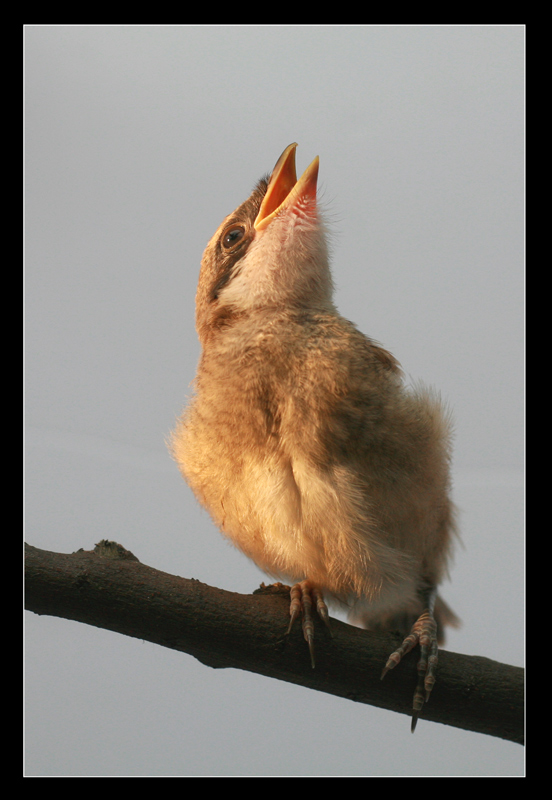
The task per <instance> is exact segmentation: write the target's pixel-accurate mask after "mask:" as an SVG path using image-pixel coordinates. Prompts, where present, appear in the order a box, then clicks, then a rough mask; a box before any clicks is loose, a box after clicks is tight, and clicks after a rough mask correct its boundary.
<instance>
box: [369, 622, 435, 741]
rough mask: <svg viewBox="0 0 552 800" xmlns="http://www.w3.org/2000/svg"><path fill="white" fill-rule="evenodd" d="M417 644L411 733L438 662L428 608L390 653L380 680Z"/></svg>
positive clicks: (433, 683) (431, 684) (429, 689)
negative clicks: (417, 657)
mask: <svg viewBox="0 0 552 800" xmlns="http://www.w3.org/2000/svg"><path fill="white" fill-rule="evenodd" d="M417 644H419V645H420V659H419V661H418V683H417V686H416V691H415V692H414V698H413V701H412V725H411V728H410V729H411V731H412V733H414V731H415V729H416V723H417V722H418V718H419V716H420V713H421V711H422V708H423V706H424V703H427V701H428V700H429V696H430V694H431V690H432V689H433V686H434V685H435V670H436V668H437V661H438V646H437V624H436V622H435V619H434V618H433V614H432V613H431V611H430V609H429V608H426V609H425V611H424V612H423V613H422V614H421V615H420V616H419V617H418V619H417V620H416V622H415V623H414V625H413V626H412V630H411V631H410V633H409V634H408V636H407V637H406V638H405V639H404V641H403V643H402V644H401V646H400V647H398V648H397V649H396V650H395V651H394V652H393V653H391V655H390V656H389V658H388V659H387V663H386V665H385V667H384V668H383V671H382V673H381V680H383V679H384V677H385V676H386V675H387V673H388V672H389V670H391V669H394V668H395V667H396V666H397V664H399V663H400V661H401V659H402V657H403V656H404V655H406V653H409V652H410V651H411V650H412V649H413V648H414V647H415V646H416V645H417Z"/></svg>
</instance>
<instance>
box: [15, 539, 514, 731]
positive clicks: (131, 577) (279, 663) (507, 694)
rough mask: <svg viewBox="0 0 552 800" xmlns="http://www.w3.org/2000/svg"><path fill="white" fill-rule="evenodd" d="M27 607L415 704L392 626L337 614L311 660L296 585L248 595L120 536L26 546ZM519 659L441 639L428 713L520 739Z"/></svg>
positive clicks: (396, 704) (384, 701)
mask: <svg viewBox="0 0 552 800" xmlns="http://www.w3.org/2000/svg"><path fill="white" fill-rule="evenodd" d="M26 608H27V609H29V610H30V611H34V612H35V613H36V614H49V615H52V616H57V617H64V618H66V619H72V620H76V621H78V622H85V623H87V624H88V625H95V626H96V627H99V628H107V629H108V630H112V631H117V632H118V633H122V634H125V635H126V636H134V637H136V638H138V639H145V640H147V641H150V642H155V643H156V644H159V645H163V646H164V647H170V648H172V649H173V650H181V651H182V652H185V653H189V654H191V655H193V656H195V657H196V658H197V659H199V661H201V662H203V663H204V664H207V665H208V666H210V667H216V668H220V667H234V668H237V669H244V670H249V671H250V672H258V673H260V674H262V675H267V676H269V677H271V678H277V679H278V680H284V681H289V682H290V683H296V684H300V685H301V686H306V687H308V688H311V689H317V690H318V691H321V692H328V693H330V694H335V695H338V696H339V697H346V698H348V699H349V700H354V701H356V702H358V703H368V704H369V705H374V706H379V707H380V708H387V709H390V710H392V711H397V712H399V713H403V714H410V711H411V702H412V695H413V689H414V686H415V684H416V677H417V674H416V660H417V659H416V657H415V655H414V654H411V655H410V656H408V657H407V658H406V659H405V660H404V662H402V663H401V665H400V666H399V667H398V668H397V669H396V670H394V671H393V672H390V673H389V674H388V675H387V677H386V678H385V680H384V681H383V682H382V681H380V679H379V676H380V674H381V669H382V665H383V664H385V662H386V660H387V656H388V655H389V653H390V652H391V651H392V650H393V649H394V647H395V646H396V640H395V639H393V638H392V637H389V636H383V635H378V634H375V633H369V632H367V631H364V630H360V629H359V628H354V627H352V626H350V625H347V624H345V623H343V622H340V621H339V620H336V619H332V631H333V636H334V638H333V639H332V638H330V636H329V635H328V632H327V630H326V629H325V627H324V625H322V624H320V625H318V626H317V630H316V637H317V638H316V669H314V670H313V669H312V668H311V666H310V662H309V655H308V648H307V646H306V644H305V642H304V640H303V638H302V633H301V628H300V625H297V626H296V629H295V630H294V631H293V632H292V633H291V635H290V636H289V637H286V636H285V631H286V626H287V618H288V614H289V594H288V592H287V591H286V590H285V589H283V588H282V587H280V588H277V587H276V588H275V587H265V588H264V589H262V590H261V591H257V592H256V593H255V594H253V595H241V594H235V593H233V592H226V591H223V590H222V589H215V588H212V587H211V586H206V585H205V584H203V583H200V582H199V581H197V580H194V579H192V580H187V579H184V578H179V577H177V576H175V575H169V574H167V573H165V572H159V571H158V570H155V569H152V568H151V567H147V566H145V565H144V564H141V563H140V562H139V561H138V560H137V559H136V558H135V557H134V556H133V555H132V553H129V552H128V551H126V550H124V548H122V547H121V546H120V545H117V544H115V543H113V542H101V543H100V544H99V545H97V546H96V549H95V550H94V551H84V550H79V551H78V552H77V553H73V554H71V555H66V554H63V553H51V552H48V551H45V550H39V549H37V548H35V547H31V546H29V545H27V546H26ZM523 690H524V679H523V670H522V669H521V668H519V667H512V666H508V665H506V664H499V663H498V662H496V661H491V660H490V659H488V658H481V657H478V656H465V655H459V654H458V653H449V652H446V651H443V650H441V651H440V655H439V672H438V679H437V683H436V685H435V689H434V691H433V693H432V695H431V701H430V702H429V703H428V704H427V705H426V706H425V708H424V711H423V716H422V721H423V720H424V719H425V720H432V721H434V722H441V723H444V724H446V725H454V726H456V727H458V728H464V729H466V730H471V731H477V732H478V733H485V734H489V735H491V736H498V737H500V738H503V739H509V740H511V741H513V742H519V743H523V722H524V714H523V694H524V691H523Z"/></svg>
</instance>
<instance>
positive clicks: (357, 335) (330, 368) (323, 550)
mask: <svg viewBox="0 0 552 800" xmlns="http://www.w3.org/2000/svg"><path fill="white" fill-rule="evenodd" d="M296 147H297V145H296V144H291V145H290V146H289V147H287V148H286V149H285V150H284V152H283V153H282V155H281V157H280V158H279V160H278V162H277V163H276V166H275V167H274V170H273V172H272V175H271V176H270V179H267V178H263V179H262V180H260V181H259V183H258V184H257V185H256V187H255V189H254V190H253V192H252V193H251V195H250V197H249V198H248V199H247V200H246V201H245V202H244V203H243V204H242V205H240V206H239V207H238V208H237V209H236V210H235V211H234V212H233V213H232V214H230V215H229V216H228V217H226V219H225V220H224V221H223V222H222V224H221V225H220V227H219V228H218V230H217V231H216V233H215V235H214V236H213V238H212V239H211V241H210V242H209V244H208V245H207V248H206V250H205V253H204V255H203V260H202V264H201V271H200V276H199V285H198V289H197V295H196V326H197V331H198V335H199V339H200V342H201V346H202V353H201V358H200V362H199V366H198V371H197V376H196V380H195V396H194V397H193V399H192V401H191V403H190V405H189V406H188V408H187V409H186V410H185V412H184V414H183V416H182V418H181V419H180V421H179V423H178V425H177V428H176V430H175V431H174V433H173V437H172V445H171V446H172V452H173V455H174V457H175V459H176V461H177V462H178V464H179V466H180V469H181V471H182V473H183V475H184V477H185V479H186V480H187V482H188V483H189V485H190V486H191V488H192V490H193V491H194V493H195V495H196V496H197V498H198V499H199V501H200V502H201V503H202V504H203V505H204V506H205V508H206V509H207V510H208V511H209V513H210V514H211V517H212V518H213V520H214V521H215V523H216V524H217V525H218V526H219V527H220V529H221V530H222V531H223V532H224V533H225V534H226V535H227V536H228V537H229V538H230V539H231V540H232V541H233V543H234V544H235V545H236V546H237V547H238V548H239V549H240V550H242V551H243V552H244V553H245V554H246V555H247V556H249V557H250V558H251V559H252V560H253V561H254V562H255V563H256V564H257V565H258V566H259V567H260V568H261V569H262V570H264V571H265V572H266V573H268V574H269V575H270V576H272V577H274V578H278V579H280V580H285V581H288V582H291V583H292V584H293V586H292V589H291V602H290V616H291V622H290V628H289V629H291V625H292V624H293V621H294V620H295V619H296V617H297V616H298V615H299V614H301V615H302V618H303V631H304V635H305V638H306V640H307V641H308V643H309V648H310V651H311V659H312V663H313V666H314V654H313V653H314V651H313V640H314V627H313V619H312V610H311V607H312V605H313V604H314V606H315V607H316V609H317V611H318V613H319V615H320V617H321V618H322V619H323V620H324V621H325V622H326V623H328V611H327V606H326V604H325V600H328V601H329V602H337V603H341V604H344V605H345V606H347V607H348V608H349V610H350V614H351V617H352V618H353V619H354V620H355V621H356V622H357V623H361V624H363V625H364V626H365V627H368V628H377V629H380V630H397V629H402V630H404V634H405V636H406V638H405V639H404V642H403V644H402V645H401V647H399V648H398V649H397V650H396V651H395V652H394V653H392V654H391V656H390V657H389V659H388V661H387V664H386V666H385V668H384V670H383V673H382V677H383V676H384V675H385V673H386V672H387V671H388V670H390V669H392V668H393V667H395V666H396V665H397V664H398V663H399V662H400V660H401V658H402V656H403V655H404V654H405V653H407V652H409V650H411V649H412V648H413V647H415V646H416V645H417V644H420V647H421V656H420V660H419V663H418V673H419V681H418V686H417V688H416V692H415V695H414V701H413V717H412V730H414V728H415V725H416V721H417V719H418V716H419V714H420V711H421V709H422V706H423V704H424V701H427V700H428V699H429V694H430V692H431V689H432V687H433V684H434V682H435V667H436V664H437V642H438V639H439V640H440V639H441V633H442V629H443V626H444V625H445V624H453V625H454V624H455V623H456V622H457V620H456V617H455V616H454V614H453V613H452V612H451V611H450V609H448V607H447V606H446V604H445V603H444V602H443V601H442V600H441V599H440V598H439V597H437V594H436V589H437V586H438V584H439V583H440V581H441V580H442V578H443V576H444V574H445V573H446V569H447V561H448V559H449V557H450V553H451V544H452V539H453V534H454V531H455V526H454V509H453V505H452V503H451V500H450V497H449V488H450V481H449V461H450V424H449V419H448V415H447V413H446V412H445V411H444V410H443V408H442V406H441V404H440V402H439V400H438V398H437V397H436V396H435V395H434V394H433V393H432V392H431V391H429V390H427V389H423V388H416V389H411V388H407V387H406V386H405V384H404V382H403V378H402V374H401V371H400V367H399V365H398V363H397V361H396V360H395V358H394V357H393V356H392V355H391V354H390V353H388V352H387V351H386V350H384V349H383V348H382V347H380V346H379V345H378V344H377V343H376V342H374V341H372V340H371V339H369V338H367V337H366V336H364V334H362V333H361V332H360V331H359V330H358V329H357V328H356V327H355V326H354V325H353V324H352V323H351V322H349V321H348V320H346V319H344V318H343V317H342V316H340V314H339V313H338V311H337V310H336V307H335V305H334V302H333V299H332V293H333V286H332V279H331V274H330V267H329V259H328V249H327V244H326V234H325V229H324V224H323V222H322V220H321V218H320V214H319V211H318V207H317V199H316V188H317V178H318V158H315V160H314V161H313V162H312V164H311V165H310V166H309V167H308V168H307V169H306V171H305V172H304V174H303V175H302V177H301V178H300V179H299V180H297V175H296V171H295V150H296ZM289 629H288V630H289Z"/></svg>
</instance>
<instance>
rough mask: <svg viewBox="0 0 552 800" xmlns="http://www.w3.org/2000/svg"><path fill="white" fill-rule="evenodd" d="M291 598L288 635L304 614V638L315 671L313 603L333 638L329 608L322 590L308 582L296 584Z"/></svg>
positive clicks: (291, 592) (292, 588) (291, 591)
mask: <svg viewBox="0 0 552 800" xmlns="http://www.w3.org/2000/svg"><path fill="white" fill-rule="evenodd" d="M290 598H291V602H290V606H289V615H290V621H289V626H288V629H287V632H286V635H288V634H289V633H290V632H291V629H292V627H293V623H294V622H295V620H296V619H297V617H298V616H299V614H300V613H302V617H303V620H302V627H303V636H304V637H305V641H306V642H307V644H308V646H309V653H310V660H311V666H312V668H313V669H314V668H315V666H316V664H315V658H314V617H313V612H312V606H313V601H314V603H315V604H316V611H317V612H318V616H319V617H320V619H321V620H322V622H323V623H324V624H325V625H326V627H327V628H328V630H329V631H330V636H331V635H332V632H331V629H330V616H329V613H328V607H327V605H326V603H325V602H324V597H323V595H322V592H321V591H320V589H318V588H317V587H316V586H313V585H312V584H311V583H310V581H308V580H307V581H301V583H296V584H295V585H294V586H292V587H291V590H290Z"/></svg>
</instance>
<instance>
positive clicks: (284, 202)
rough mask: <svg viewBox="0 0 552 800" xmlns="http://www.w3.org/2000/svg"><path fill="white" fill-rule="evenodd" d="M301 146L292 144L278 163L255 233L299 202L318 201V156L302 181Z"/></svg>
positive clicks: (261, 208)
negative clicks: (297, 158)
mask: <svg viewBox="0 0 552 800" xmlns="http://www.w3.org/2000/svg"><path fill="white" fill-rule="evenodd" d="M296 149H297V143H296V142H294V143H293V144H290V145H289V146H288V147H286V149H285V150H284V152H283V153H282V155H281V156H280V158H279V159H278V161H277V162H276V166H275V167H274V169H273V171H272V175H271V176H270V181H269V183H268V189H267V190H266V194H265V196H264V199H263V202H262V203H261V207H260V209H259V213H258V214H257V219H256V220H255V222H254V227H255V230H257V231H262V230H264V228H266V227H268V225H270V223H271V222H272V220H273V219H274V217H275V216H276V215H277V214H278V213H279V212H281V211H283V210H284V209H287V208H290V207H292V206H293V205H295V203H297V201H298V200H299V199H303V200H306V201H307V202H308V203H315V202H316V182H317V180H318V162H319V159H318V156H316V158H315V159H314V161H313V162H312V164H310V166H308V167H307V169H306V170H305V171H304V172H303V174H302V175H301V177H300V178H299V180H297V173H296V171H295V150H296Z"/></svg>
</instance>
